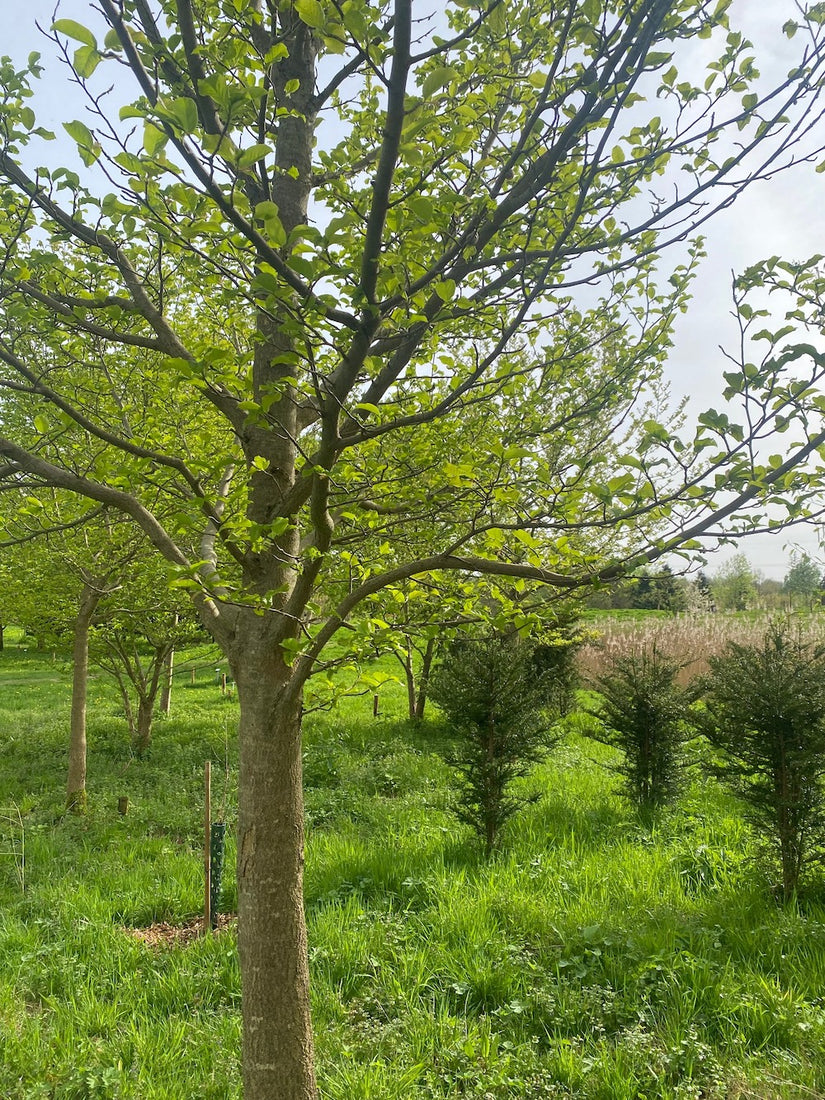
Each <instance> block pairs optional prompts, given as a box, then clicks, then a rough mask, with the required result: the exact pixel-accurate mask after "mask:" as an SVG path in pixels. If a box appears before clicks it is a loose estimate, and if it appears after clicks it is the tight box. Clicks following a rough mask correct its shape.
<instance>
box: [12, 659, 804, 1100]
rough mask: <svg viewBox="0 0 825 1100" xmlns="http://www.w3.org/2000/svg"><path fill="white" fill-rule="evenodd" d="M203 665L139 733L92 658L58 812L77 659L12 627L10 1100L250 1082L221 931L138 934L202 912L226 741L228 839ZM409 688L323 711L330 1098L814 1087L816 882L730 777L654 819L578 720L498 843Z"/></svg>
mask: <svg viewBox="0 0 825 1100" xmlns="http://www.w3.org/2000/svg"><path fill="white" fill-rule="evenodd" d="M201 656H203V655H201ZM198 660H200V658H198ZM194 663H197V662H196V661H195V662H194ZM202 665H203V667H202V668H201V671H200V673H199V678H198V681H197V683H196V684H195V685H194V686H192V685H190V684H189V682H188V675H187V674H183V675H181V676H180V677H179V679H178V686H177V689H176V693H175V696H174V699H173V710H172V715H171V716H170V718H169V719H167V720H160V719H159V720H158V721H157V724H156V729H155V743H154V746H153V748H152V751H151V753H150V754H149V756H148V758H147V759H144V760H137V759H135V758H133V757H132V755H131V752H130V748H129V739H128V734H127V730H126V723H125V720H124V718H123V716H122V715H121V714H120V712H119V705H118V702H117V699H116V696H115V693H114V692H113V690H112V687H111V685H110V684H109V683H108V682H107V681H106V680H104V679H103V678H96V679H95V680H93V682H92V686H91V699H90V716H91V717H90V723H89V744H90V756H89V790H90V803H89V805H90V810H89V813H88V814H87V816H86V817H85V818H83V819H77V818H69V817H65V816H64V815H63V813H62V803H63V779H64V776H63V769H64V767H65V739H66V736H67V729H68V701H69V670H68V668H67V666H66V665H65V664H64V663H63V662H62V661H60V660H56V661H53V660H52V658H51V655H45V656H38V655H36V654H33V653H23V652H22V651H21V650H20V649H19V648H17V647H15V646H10V647H9V648H7V649H6V650H5V651H4V652H3V653H2V654H0V687H1V688H2V690H1V691H0V751H2V759H3V768H2V769H0V815H3V816H2V817H0V1096H3V1097H4V1098H7V1100H23V1098H25V1100H33V1098H41V1097H42V1098H66V1100H68V1098H77V1100H86V1098H111V1100H126V1098H130V1100H132V1098H134V1100H161V1098H162V1100H234V1098H236V1097H239V1096H240V1085H239V1075H238V1065H237V1051H238V1045H239V1036H240V1021H239V1011H238V1001H239V992H240V984H239V974H238V966H237V958H236V952H235V945H234V936H233V934H232V932H231V931H227V932H223V933H221V934H220V935H218V936H214V937H210V938H209V939H207V940H198V941H197V942H194V943H192V944H190V945H189V946H186V947H181V946H171V947H161V948H153V947H149V946H147V945H146V944H144V943H142V942H140V941H138V940H137V939H135V938H134V937H133V936H132V935H130V934H129V929H131V928H135V927H142V926H145V925H148V924H150V923H152V922H154V921H167V922H170V923H174V924H177V923H182V922H184V921H186V920H189V919H191V918H193V917H194V916H196V915H197V913H198V911H199V908H200V905H201V896H202V885H201V855H200V844H201V816H202V801H201V799H202V781H203V763H204V760H205V759H206V758H207V756H208V757H211V759H212V761H213V775H214V779H213V798H214V800H215V801H216V802H217V803H218V804H220V802H221V800H222V797H223V788H224V773H223V767H224V760H225V759H226V758H227V757H228V760H229V780H228V783H226V811H227V819H228V821H229V823H230V842H229V849H230V850H229V858H230V866H231V865H232V862H233V859H234V850H233V837H232V825H233V823H234V817H235V778H234V768H235V744H234V737H233V730H234V726H235V723H236V720H237V704H236V702H235V701H234V700H232V699H226V698H223V697H222V696H221V695H220V692H219V689H218V688H217V687H216V686H215V682H214V679H215V677H214V668H210V667H208V662H207V661H206V660H205V658H204V659H203V661H202ZM403 709H404V697H403V692H402V691H401V689H400V687H397V686H394V685H391V684H387V685H385V686H384V687H382V688H381V715H380V716H379V717H378V718H377V719H374V718H373V717H372V699H371V695H367V696H365V697H362V698H356V699H351V700H348V701H345V702H344V703H342V704H341V705H340V706H339V708H338V710H337V711H335V712H331V713H319V714H316V715H313V716H311V717H310V718H309V719H308V721H307V729H306V750H305V773H306V786H307V791H306V807H307V823H308V858H307V871H306V904H307V916H308V923H309V940H310V945H311V946H310V962H311V970H312V980H313V1015H314V1021H315V1026H316V1033H317V1036H318V1066H319V1079H320V1085H321V1090H322V1095H323V1097H324V1098H325V1100H374V1098H377V1100H393V1098H398V1100H401V1098H404V1100H407V1098H411V1100H447V1098H468V1100H505V1098H506V1100H510V1098H513V1100H514V1098H524V1100H528V1098H530V1100H532V1098H535V1097H577V1098H584V1100H624V1098H626V1100H637V1098H643V1097H647V1098H653V1097H657V1098H663V1100H664V1098H672V1100H677V1098H678V1100H686V1098H690V1097H696V1098H698V1097H707V1098H719V1100H721V1098H739V1100H746V1098H749V1097H757V1098H764V1100H767V1098H771V1100H773V1098H780V1097H782V1098H788V1100H792V1098H793V1100H796V1098H798V1100H802V1098H803V1097H807V1098H810V1097H811V1096H814V1097H815V1096H819V1095H823V1094H825V1007H823V990H825V891H823V890H822V889H821V886H820V885H819V884H817V883H816V882H815V883H814V884H813V887H812V889H811V891H810V893H809V895H808V896H807V897H806V898H805V899H804V901H800V902H799V903H797V904H795V905H792V906H788V907H784V908H783V907H781V906H779V905H778V904H777V903H776V902H775V901H774V899H773V896H772V894H771V890H770V883H769V881H768V879H767V877H766V876H765V874H764V873H763V872H760V871H759V869H758V867H759V864H758V863H757V862H755V859H754V857H755V855H756V852H755V848H754V845H753V842H752V840H751V838H750V836H749V834H748V832H747V830H746V829H745V827H744V826H743V824H742V821H741V817H740V815H739V812H738V806H737V804H736V803H735V801H733V800H732V799H731V798H730V797H729V796H727V795H726V794H724V793H723V792H722V791H721V790H720V789H719V788H717V787H716V786H714V785H708V784H705V783H703V782H700V781H699V779H698V778H696V779H695V781H694V783H693V785H692V786H691V788H690V790H689V791H688V793H687V795H686V796H685V797H684V798H683V800H682V801H681V802H680V804H679V806H678V807H677V808H676V809H675V810H673V811H672V812H670V813H668V814H664V815H662V816H661V817H660V818H659V820H658V822H657V824H656V826H655V828H654V829H653V830H646V829H644V828H642V826H641V825H640V824H639V822H638V821H637V820H636V819H635V818H634V817H633V816H632V814H631V813H630V812H629V811H628V810H627V809H626V807H625V805H624V803H623V802H622V801H621V800H620V799H619V798H618V797H617V795H616V792H615V786H614V781H613V779H612V778H611V776H610V774H609V773H608V771H607V770H606V769H605V768H604V767H602V766H601V765H603V764H604V763H605V762H606V760H607V758H608V755H609V752H610V750H608V749H606V748H604V747H603V746H600V745H597V744H594V743H591V742H589V741H587V740H586V739H584V738H582V737H580V736H578V735H577V733H576V732H575V724H574V723H571V732H570V733H569V736H568V737H567V739H566V740H565V742H564V744H563V746H562V747H561V748H560V749H559V750H557V751H556V752H555V753H554V754H553V755H552V756H550V757H549V758H548V759H547V760H546V761H545V762H544V763H543V764H542V765H541V766H540V767H539V768H537V769H536V771H535V772H534V773H532V774H531V776H530V777H529V778H528V779H526V780H525V781H524V782H525V783H526V784H527V785H528V787H529V789H530V790H531V791H534V792H536V793H537V794H539V795H540V797H539V798H538V800H537V801H536V802H535V803H533V804H532V805H531V806H530V807H529V808H528V809H527V810H525V811H524V812H523V813H522V814H520V815H519V816H518V817H517V818H516V819H514V821H513V822H512V824H511V825H510V826H509V827H508V828H507V830H506V833H505V837H504V846H503V851H502V852H501V854H500V855H499V856H498V857H497V858H496V859H495V860H494V861H492V862H489V863H487V862H485V861H484V860H483V859H482V858H481V856H480V851H479V848H478V846H477V845H476V844H475V843H474V841H473V840H472V838H471V837H470V836H469V835H468V834H467V832H466V831H465V830H464V829H463V828H462V827H459V826H457V825H456V824H455V821H454V819H453V817H452V816H451V815H450V813H449V804H450V791H449V772H448V770H447V768H446V766H445V765H444V763H443V762H442V759H441V756H440V755H439V751H438V750H439V748H443V747H444V739H445V735H444V731H443V729H442V728H441V727H440V725H439V724H438V723H437V722H436V721H430V722H427V723H425V724H424V725H423V726H422V727H421V728H418V729H416V728H412V727H411V726H410V725H409V723H407V722H405V721H404V719H403ZM121 795H127V796H128V797H129V799H130V811H129V814H128V815H127V816H126V817H120V816H119V815H118V813H117V799H118V797H119V796H121ZM17 811H19V813H20V820H19V821H18V820H17V818H16V817H15V813H16V812H17ZM21 840H24V841H25V876H24V880H23V882H22V883H21V880H20V875H19V866H20V854H19V851H20V850H19V843H20V841H21ZM15 845H16V846H15ZM230 880H231V875H230ZM234 900H235V899H234V886H233V884H232V882H231V881H228V882H227V883H226V884H225V890H224V905H225V907H226V908H228V909H231V908H232V907H233V906H234Z"/></svg>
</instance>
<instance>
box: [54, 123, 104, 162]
mask: <svg viewBox="0 0 825 1100" xmlns="http://www.w3.org/2000/svg"><path fill="white" fill-rule="evenodd" d="M63 129H64V130H65V131H66V133H67V134H68V135H69V137H70V138H74V140H75V142H77V147H78V149H79V150H80V159H81V160H82V161H83V163H84V164H85V165H90V164H94V163H95V161H96V160H97V158H98V157H99V156H100V146H99V145H98V143H97V142H96V141H95V139H94V135H93V134H92V131H91V130H90V129H89V127H88V126H86V125H85V124H84V123H83V122H80V121H79V120H77V119H75V121H74V122H64V123H63Z"/></svg>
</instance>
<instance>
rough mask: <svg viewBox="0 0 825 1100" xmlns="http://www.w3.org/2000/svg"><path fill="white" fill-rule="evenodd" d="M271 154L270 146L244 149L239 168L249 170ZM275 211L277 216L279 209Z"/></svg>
mask: <svg viewBox="0 0 825 1100" xmlns="http://www.w3.org/2000/svg"><path fill="white" fill-rule="evenodd" d="M270 152H271V149H270V147H269V146H268V145H251V146H250V147H249V148H248V149H244V151H243V152H242V153H241V155H240V156H239V157H238V167H239V168H249V167H251V165H253V164H255V162H256V161H259V160H263V158H264V157H265V156H267V155H268V154H269V153H270ZM261 205H263V204H261ZM270 205H271V206H274V205H275V204H274V203H270ZM275 209H276V214H277V207H276V208H275Z"/></svg>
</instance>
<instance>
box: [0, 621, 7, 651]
mask: <svg viewBox="0 0 825 1100" xmlns="http://www.w3.org/2000/svg"><path fill="white" fill-rule="evenodd" d="M5 633H6V628H5V626H3V624H2V623H0V653H2V652H3V635H4V634H5Z"/></svg>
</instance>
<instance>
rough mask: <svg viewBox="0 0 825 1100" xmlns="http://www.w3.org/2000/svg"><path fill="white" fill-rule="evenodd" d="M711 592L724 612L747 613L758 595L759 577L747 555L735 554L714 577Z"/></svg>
mask: <svg viewBox="0 0 825 1100" xmlns="http://www.w3.org/2000/svg"><path fill="white" fill-rule="evenodd" d="M711 591H712V593H713V600H714V603H715V604H716V606H717V607H718V608H719V609H720V610H722V611H747V610H748V608H750V607H753V605H754V602H755V600H756V593H757V576H756V573H755V572H754V571H753V569H752V568H751V565H750V562H749V561H748V559H747V557H746V555H745V554H741V553H740V554H734V555H733V557H732V558H731V559H730V561H727V562H725V564H724V565H722V566H720V567H719V569H718V570H717V571H716V573H715V574H714V576H713V579H712V581H711Z"/></svg>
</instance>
